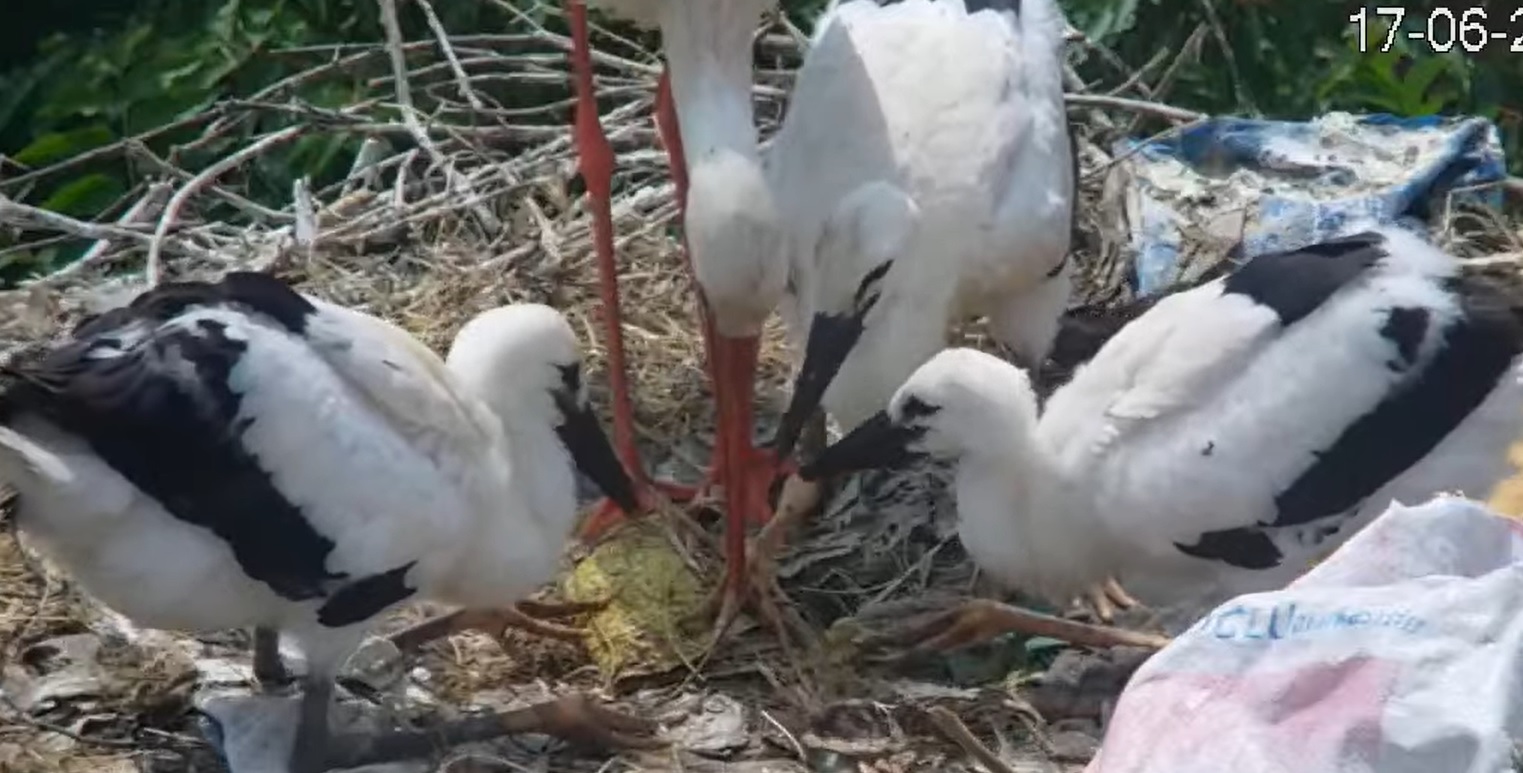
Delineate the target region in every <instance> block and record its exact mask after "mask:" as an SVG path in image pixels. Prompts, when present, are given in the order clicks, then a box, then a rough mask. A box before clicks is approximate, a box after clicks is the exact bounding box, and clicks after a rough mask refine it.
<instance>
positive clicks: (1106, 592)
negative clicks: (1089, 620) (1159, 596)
mask: <svg viewBox="0 0 1523 773" xmlns="http://www.w3.org/2000/svg"><path fill="white" fill-rule="evenodd" d="M1076 603H1078V604H1079V605H1080V606H1083V607H1087V608H1088V610H1089V611H1090V612H1091V613H1092V614H1093V615H1094V616H1095V619H1096V620H1099V621H1100V622H1102V623H1106V624H1109V623H1110V622H1111V621H1112V620H1113V619H1115V616H1116V610H1118V609H1120V610H1127V609H1132V608H1133V607H1137V606H1141V605H1140V604H1139V603H1138V602H1137V599H1136V598H1134V597H1133V596H1132V594H1130V593H1128V592H1127V591H1126V588H1123V587H1121V583H1119V582H1117V581H1116V578H1114V577H1107V578H1105V581H1104V582H1101V583H1097V584H1095V586H1094V587H1092V588H1090V589H1089V590H1088V591H1086V592H1085V594H1084V598H1082V599H1079V600H1077V602H1076Z"/></svg>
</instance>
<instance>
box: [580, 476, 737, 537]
mask: <svg viewBox="0 0 1523 773" xmlns="http://www.w3.org/2000/svg"><path fill="white" fill-rule="evenodd" d="M710 487H711V486H710V484H709V482H708V480H707V479H706V480H705V481H704V482H703V483H700V484H699V485H697V486H691V485H687V484H685V483H677V482H675V481H669V480H659V479H657V480H652V481H649V482H647V483H643V484H642V483H638V482H637V483H636V484H635V497H636V499H637V500H638V501H639V502H640V512H641V513H642V514H643V513H650V512H653V511H654V510H655V509H656V507H657V506H658V505H657V501H656V497H657V495H659V496H661V497H665V498H666V499H667V500H668V501H670V502H677V503H689V502H696V501H698V500H699V498H700V497H702V496H704V494H705V492H707V491H708V490H709V488H710ZM630 517H631V516H630V514H629V513H625V512H624V511H623V510H621V509H620V508H619V506H618V505H617V504H614V502H613V500H610V499H600V500H598V503H597V504H596V505H594V506H593V508H592V510H591V511H589V512H588V514H587V517H586V518H585V519H584V520H583V521H582V525H581V527H579V528H578V529H577V536H578V538H580V539H581V540H582V542H583V543H586V544H589V545H591V544H595V543H597V542H598V541H599V540H601V539H602V538H603V537H604V536H606V535H607V534H608V533H609V532H610V531H612V530H613V529H614V527H616V526H618V525H619V524H621V523H624V522H626V521H628V520H629V519H630Z"/></svg>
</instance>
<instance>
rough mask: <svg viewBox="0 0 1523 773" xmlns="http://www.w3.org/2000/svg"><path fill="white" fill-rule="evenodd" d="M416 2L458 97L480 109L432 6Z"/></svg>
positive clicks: (478, 99) (421, 0) (426, 0)
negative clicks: (458, 90)
mask: <svg viewBox="0 0 1523 773" xmlns="http://www.w3.org/2000/svg"><path fill="white" fill-rule="evenodd" d="M416 2H417V3H418V7H419V8H422V9H423V16H424V18H426V19H427V20H428V28H429V29H430V30H432V31H433V33H434V37H435V38H438V40H439V50H440V51H441V52H443V53H444V59H445V61H447V62H449V66H450V71H451V72H453V73H454V74H455V83H456V85H458V86H459V88H460V96H462V97H465V101H467V102H469V103H471V107H473V108H475V109H477V110H480V109H482V108H483V107H485V106H486V105H484V104H483V103H482V101H481V98H480V97H478V96H476V91H475V90H474V89H472V88H471V79H470V78H468V77H466V74H465V68H463V67H461V66H460V59H459V57H457V56H455V49H454V47H452V46H451V45H450V41H449V33H448V32H447V31H445V29H444V24H443V22H440V21H439V15H438V14H436V13H434V6H433V5H431V4H430V3H429V2H428V0H416Z"/></svg>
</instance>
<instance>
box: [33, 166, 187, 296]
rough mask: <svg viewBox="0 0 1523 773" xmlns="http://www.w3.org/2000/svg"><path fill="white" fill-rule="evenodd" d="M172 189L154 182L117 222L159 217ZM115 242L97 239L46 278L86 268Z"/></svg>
mask: <svg viewBox="0 0 1523 773" xmlns="http://www.w3.org/2000/svg"><path fill="white" fill-rule="evenodd" d="M170 190H171V188H170V185H169V183H154V184H152V185H150V186H148V192H147V193H145V194H143V198H141V199H138V201H137V203H136V204H133V205H132V208H131V209H129V210H127V211H126V212H125V213H123V214H122V216H121V217H119V218H117V220H116V224H117V225H137V224H145V223H148V222H149V221H151V220H153V219H154V218H156V217H158V216H159V213H160V212H163V211H164V205H165V203H167V202H168V201H169V192H170ZM113 244H115V241H114V240H112V239H99V240H97V241H96V242H95V243H94V244H92V245H90V249H88V250H85V254H84V255H81V256H80V257H79V260H76V261H74V262H73V263H70V264H69V265H67V266H65V267H63V268H62V269H60V270H58V271H55V272H53V273H52V274H49V275H48V276H47V277H46V278H47V279H49V280H53V279H58V278H60V277H64V276H69V275H71V274H74V273H75V272H78V271H80V270H82V269H84V268H85V267H86V266H88V265H90V264H91V263H94V262H95V261H96V260H98V259H99V258H100V256H101V255H102V254H104V253H105V252H106V250H108V249H110V248H111V247H112V245H113Z"/></svg>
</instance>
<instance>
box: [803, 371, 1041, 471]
mask: <svg viewBox="0 0 1523 773" xmlns="http://www.w3.org/2000/svg"><path fill="white" fill-rule="evenodd" d="M1036 418H1037V413H1036V395H1035V393H1034V392H1033V391H1032V389H1031V381H1030V379H1029V378H1028V377H1027V376H1026V373H1025V371H1022V370H1021V369H1020V368H1017V367H1015V366H1014V365H1011V364H1010V363H1008V362H1005V361H1004V360H1002V359H1000V358H998V357H995V356H993V355H991V354H985V353H984V352H980V351H978V350H976V349H963V348H958V349H946V350H944V351H942V352H940V353H939V354H937V355H936V356H935V357H932V358H931V359H930V360H928V361H927V362H926V363H925V364H924V365H921V366H920V367H919V368H918V369H916V370H915V372H914V373H913V374H912V375H911V376H910V377H909V380H907V381H905V382H904V385H903V386H901V387H900V388H899V390H898V391H897V392H895V393H894V396H893V399H891V400H890V401H889V404H888V407H887V408H886V409H884V410H883V411H880V412H879V413H877V414H875V415H874V416H873V417H872V418H871V419H868V420H867V422H865V423H863V424H861V425H860V426H858V427H857V428H856V429H854V430H852V431H851V432H850V433H848V434H847V435H846V436H845V437H843V438H841V439H840V440H838V441H836V442H835V443H834V444H833V445H831V446H830V447H829V448H826V449H825V450H824V451H823V452H821V453H820V456H819V458H817V459H815V460H814V461H812V462H810V463H809V464H807V465H805V466H804V467H803V468H802V469H801V470H800V471H799V474H800V475H802V476H803V477H805V478H806V479H811V480H814V479H818V478H821V477H824V476H829V475H837V474H841V473H846V472H854V471H857V470H867V469H881V468H890V467H898V466H901V465H904V464H906V463H907V462H910V461H912V460H914V459H915V458H917V457H922V456H933V457H937V458H941V459H949V460H955V459H959V458H961V457H964V456H967V455H972V454H980V455H985V456H986V457H988V456H1001V455H1004V454H1006V453H1007V452H1008V451H1009V450H1010V449H1011V448H1014V447H1020V446H1022V445H1024V443H1023V441H1024V439H1025V438H1027V437H1029V436H1030V433H1031V432H1032V430H1033V429H1034V427H1035V425H1036Z"/></svg>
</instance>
